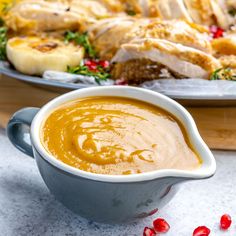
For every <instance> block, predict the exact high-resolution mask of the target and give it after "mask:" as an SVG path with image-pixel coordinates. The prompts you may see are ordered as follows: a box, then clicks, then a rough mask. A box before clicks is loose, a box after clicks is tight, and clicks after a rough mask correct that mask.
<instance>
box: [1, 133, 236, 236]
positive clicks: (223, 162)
mask: <svg viewBox="0 0 236 236" xmlns="http://www.w3.org/2000/svg"><path fill="white" fill-rule="evenodd" d="M214 155H215V157H216V160H217V173H216V175H215V176H214V177H213V178H211V179H208V180H203V181H194V182H189V183H186V184H184V185H183V186H182V189H181V190H180V191H179V192H178V194H177V195H176V196H175V198H174V199H173V200H172V201H171V202H170V203H169V205H167V206H166V207H165V208H163V209H161V210H160V212H159V213H157V214H156V215H155V216H153V217H150V218H146V219H144V220H141V221H140V222H138V223H134V224H131V225H102V224H97V223H94V222H90V221H87V220H85V219H83V218H81V217H79V216H77V215H75V214H73V213H72V212H70V211H69V210H67V209H66V208H65V207H64V206H62V205H61V204H60V203H59V202H57V201H56V200H55V199H54V197H53V196H52V195H51V194H50V193H49V191H48V189H47V188H46V186H45V184H44V183H43V180H42V179H41V177H40V175H39V172H38V169H37V166H36V163H35V162H34V160H33V159H31V158H29V157H27V156H25V155H24V154H22V153H20V152H19V151H18V150H16V149H15V148H14V147H13V146H12V145H11V144H10V142H9V141H8V140H7V138H6V136H5V134H4V131H3V130H0V235H1V236H23V235H24V236H28V235H30V236H34V235H39V236H49V235H50V236H51V235H56V236H58V235H59V236H61V235H62V236H63V235H65V236H76V235H78V236H94V235H95V236H111V235H112V236H126V235H127V236H134V235H137V236H139V235H140V236H141V235H142V231H143V228H144V226H146V225H150V224H151V222H152V219H153V218H154V217H157V216H161V217H164V218H165V219H166V220H168V222H169V224H170V225H171V230H170V231H169V233H168V234H165V235H166V236H191V235H192V231H193V229H194V228H195V227H196V226H199V225H207V226H208V227H210V228H211V229H212V233H211V235H212V236H220V235H223V236H226V235H227V236H233V235H234V236H235V235H236V152H222V151H217V152H214ZM224 213H229V214H231V216H232V217H233V220H234V219H235V220H234V221H235V223H234V224H233V225H232V227H231V229H230V230H229V231H228V232H221V231H220V230H219V228H218V221H219V218H220V216H221V215H222V214H224Z"/></svg>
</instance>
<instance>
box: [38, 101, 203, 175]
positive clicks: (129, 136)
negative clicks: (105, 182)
mask: <svg viewBox="0 0 236 236" xmlns="http://www.w3.org/2000/svg"><path fill="white" fill-rule="evenodd" d="M41 130H42V132H41V141H42V143H43V145H44V147H45V148H46V149H47V150H48V152H50V153H51V154H52V155H53V156H54V157H55V158H57V159H59V160H61V161H62V162H64V163H66V164H68V165H70V166H73V167H76V168H79V169H81V170H85V171H88V172H93V173H99V174H114V175H118V174H122V175H126V174H134V173H143V172H148V171H153V170H158V169H166V168H168V169H173V168H174V169H181V170H182V169H184V170H192V169H195V168H198V167H199V166H200V164H201V160H200V159H199V157H198V155H197V154H196V153H195V152H194V151H193V149H192V148H191V145H190V143H189V140H188V137H187V136H186V132H185V130H184V128H183V126H182V125H181V123H180V122H179V121H178V120H177V119H176V118H175V117H174V116H173V115H171V114H169V113H168V112H166V111H164V110H162V109H161V108H158V107H156V106H154V105H150V104H148V103H145V102H141V101H138V100H133V99H126V98H118V97H91V98H84V99H79V100H75V101H71V102H68V103H65V104H63V105H61V106H60V107H59V108H57V109H56V110H54V111H53V112H52V113H51V114H50V115H49V117H48V118H47V119H46V120H45V122H44V124H43V126H42V129H41Z"/></svg>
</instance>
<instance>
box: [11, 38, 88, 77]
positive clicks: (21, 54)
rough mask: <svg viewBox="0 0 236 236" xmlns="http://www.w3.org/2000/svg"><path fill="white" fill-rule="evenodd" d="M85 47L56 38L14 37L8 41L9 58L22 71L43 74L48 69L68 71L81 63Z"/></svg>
mask: <svg viewBox="0 0 236 236" xmlns="http://www.w3.org/2000/svg"><path fill="white" fill-rule="evenodd" d="M83 57H84V48H83V47H81V46H79V45H74V44H73V43H65V42H63V41H61V40H58V39H54V38H40V37H35V36H27V37H14V38H11V39H10V40H8V42H7V58H8V60H9V61H10V62H11V63H12V64H13V66H14V67H15V68H16V69H17V70H18V71H20V72H22V73H24V74H27V75H42V74H43V73H44V72H45V71H47V70H55V71H66V70H67V67H68V66H70V67H73V66H77V65H79V64H80V61H81V60H82V59H83Z"/></svg>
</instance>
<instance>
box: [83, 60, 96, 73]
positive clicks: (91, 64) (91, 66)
mask: <svg viewBox="0 0 236 236" xmlns="http://www.w3.org/2000/svg"><path fill="white" fill-rule="evenodd" d="M84 65H85V66H87V67H88V69H89V70H92V71H95V70H97V62H96V61H93V60H87V61H85V63H84Z"/></svg>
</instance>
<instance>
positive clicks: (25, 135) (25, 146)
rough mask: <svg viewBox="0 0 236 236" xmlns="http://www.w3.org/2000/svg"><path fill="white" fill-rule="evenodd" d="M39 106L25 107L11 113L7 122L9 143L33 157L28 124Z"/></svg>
mask: <svg viewBox="0 0 236 236" xmlns="http://www.w3.org/2000/svg"><path fill="white" fill-rule="evenodd" d="M38 111H39V108H36V107H27V108H23V109H21V110H19V111H17V112H16V113H14V114H13V116H12V117H11V119H10V120H9V122H8V124H7V136H8V138H9V139H10V141H11V143H12V144H13V145H14V146H15V147H16V148H17V149H19V150H20V151H21V152H23V153H25V154H26V155H28V156H30V157H32V158H33V157H34V155H33V149H32V145H31V140H30V126H31V123H32V121H33V119H34V117H35V115H36V114H37V113H38Z"/></svg>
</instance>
